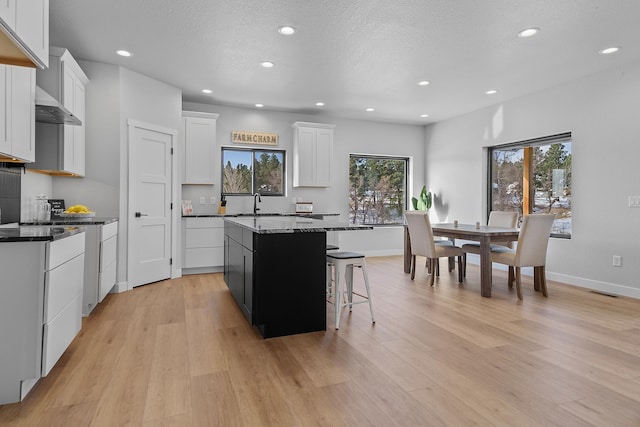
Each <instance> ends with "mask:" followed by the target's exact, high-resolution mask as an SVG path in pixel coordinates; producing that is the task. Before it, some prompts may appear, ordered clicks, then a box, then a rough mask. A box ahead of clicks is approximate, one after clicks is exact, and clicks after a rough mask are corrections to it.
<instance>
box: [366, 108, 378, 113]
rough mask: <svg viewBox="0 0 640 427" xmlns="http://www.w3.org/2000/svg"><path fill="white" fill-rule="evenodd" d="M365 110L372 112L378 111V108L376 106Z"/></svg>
mask: <svg viewBox="0 0 640 427" xmlns="http://www.w3.org/2000/svg"><path fill="white" fill-rule="evenodd" d="M364 111H368V112H369V113H370V112H372V111H376V110H375V108H367V109H366V110H364Z"/></svg>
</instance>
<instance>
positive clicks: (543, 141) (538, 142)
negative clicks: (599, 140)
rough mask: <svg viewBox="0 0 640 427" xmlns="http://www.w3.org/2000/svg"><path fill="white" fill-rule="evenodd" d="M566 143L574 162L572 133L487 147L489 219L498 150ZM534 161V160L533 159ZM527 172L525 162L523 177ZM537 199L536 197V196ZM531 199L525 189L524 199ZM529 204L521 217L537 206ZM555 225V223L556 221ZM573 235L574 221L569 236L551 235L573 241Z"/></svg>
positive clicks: (487, 213) (487, 215) (487, 214)
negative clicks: (494, 156) (494, 154)
mask: <svg viewBox="0 0 640 427" xmlns="http://www.w3.org/2000/svg"><path fill="white" fill-rule="evenodd" d="M566 142H570V143H571V152H570V155H571V159H572V160H573V142H574V141H573V136H572V133H571V132H564V133H559V134H555V135H549V136H544V137H540V138H532V139H527V140H523V141H517V142H511V143H507V144H501V145H494V146H490V147H487V148H488V149H487V165H488V167H487V181H486V182H487V189H486V191H487V212H486V217H487V218H488V217H489V214H490V213H491V210H492V208H493V153H494V151H496V150H503V151H506V150H509V149H524V148H528V147H529V148H535V147H541V146H550V145H553V144H561V143H566ZM531 160H532V161H533V158H532V159H531ZM529 168H531V169H532V168H533V165H529ZM525 170H526V168H524V160H523V177H524V174H525ZM533 191H535V189H533ZM534 197H535V195H534ZM525 198H526V199H529V194H528V193H527V194H525V192H524V189H523V199H525ZM528 204H529V206H530V208H529V212H527V213H524V212H521V213H520V212H519V213H520V214H521V215H529V214H531V213H533V212H532V209H533V207H534V206H535V201H534V202H532V201H531V200H529V201H528ZM524 205H525V201H524V200H523V209H524ZM570 211H571V215H572V217H573V206H572V207H571V210H570ZM521 220H522V218H520V219H519V221H521ZM554 224H555V221H554ZM572 235H573V221H572V227H571V232H570V233H569V234H560V233H554V232H552V233H551V234H550V237H555V238H560V239H571V238H572Z"/></svg>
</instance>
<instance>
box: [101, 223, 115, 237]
mask: <svg viewBox="0 0 640 427" xmlns="http://www.w3.org/2000/svg"><path fill="white" fill-rule="evenodd" d="M117 235H118V221H115V222H112V223H110V224H106V225H103V226H102V240H103V241H104V240H107V239H109V238H111V237H114V236H117Z"/></svg>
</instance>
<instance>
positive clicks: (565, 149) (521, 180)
mask: <svg viewBox="0 0 640 427" xmlns="http://www.w3.org/2000/svg"><path fill="white" fill-rule="evenodd" d="M489 156H490V164H491V170H490V174H491V179H490V182H491V189H490V191H489V197H490V201H489V206H490V207H491V210H499V211H516V212H519V213H520V214H522V213H523V212H524V213H525V214H529V213H553V214H555V215H556V220H555V222H554V224H553V228H552V229H551V236H553V237H565V238H570V237H571V133H567V134H561V135H554V136H550V137H545V138H538V139H535V140H529V141H522V142H519V143H515V144H507V145H501V146H496V147H492V148H490V149H489Z"/></svg>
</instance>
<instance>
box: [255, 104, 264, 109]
mask: <svg viewBox="0 0 640 427" xmlns="http://www.w3.org/2000/svg"><path fill="white" fill-rule="evenodd" d="M262 107H264V104H256V108H262Z"/></svg>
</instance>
